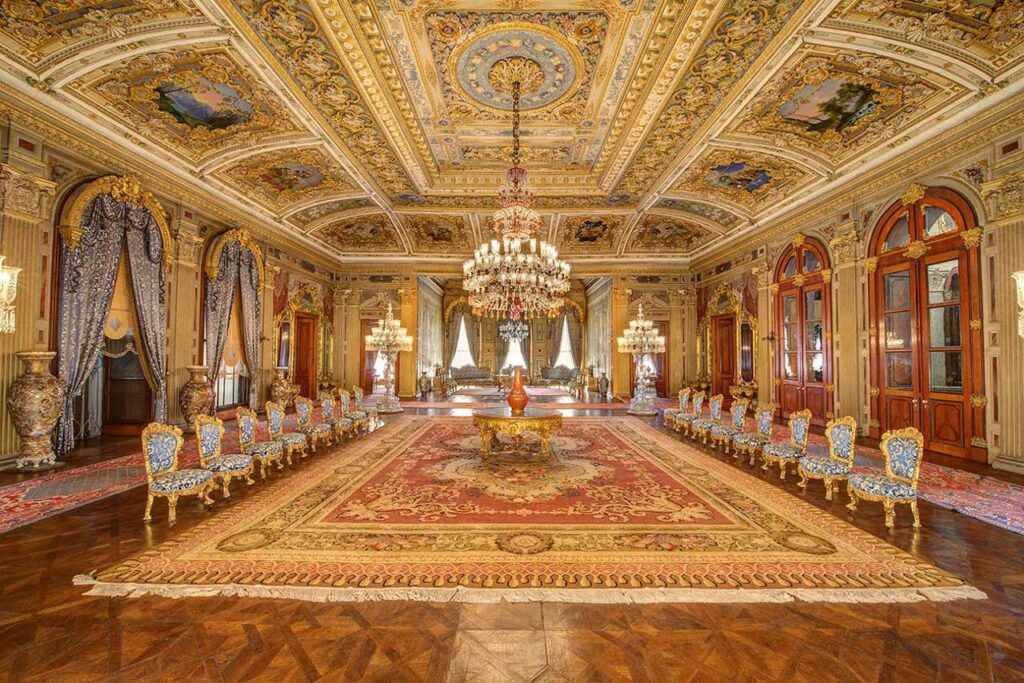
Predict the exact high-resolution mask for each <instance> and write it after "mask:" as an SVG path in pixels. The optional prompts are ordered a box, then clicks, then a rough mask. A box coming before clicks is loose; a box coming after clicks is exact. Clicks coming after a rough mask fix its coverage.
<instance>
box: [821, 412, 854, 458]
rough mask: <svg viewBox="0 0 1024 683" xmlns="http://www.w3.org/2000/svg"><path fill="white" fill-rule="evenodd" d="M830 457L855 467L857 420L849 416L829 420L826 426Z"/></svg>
mask: <svg viewBox="0 0 1024 683" xmlns="http://www.w3.org/2000/svg"><path fill="white" fill-rule="evenodd" d="M825 438H826V439H828V455H829V457H830V458H831V459H833V460H838V461H840V462H843V463H846V464H847V465H850V466H851V467H852V466H853V452H854V442H855V441H856V439H857V419H856V418H854V417H852V416H850V415H847V416H846V417H838V418H836V419H834V420H829V423H828V424H827V425H825Z"/></svg>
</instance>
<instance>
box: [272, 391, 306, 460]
mask: <svg viewBox="0 0 1024 683" xmlns="http://www.w3.org/2000/svg"><path fill="white" fill-rule="evenodd" d="M264 409H265V410H266V412H267V436H269V437H270V438H271V439H273V440H274V441H277V442H278V443H280V444H281V448H282V449H284V457H285V459H286V460H287V461H288V464H289V465H291V464H292V455H293V454H296V453H297V454H298V455H299V456H301V457H303V458H304V457H306V435H305V434H303V433H302V432H286V431H284V408H283V407H282V406H281V404H279V403H274V402H273V401H267V403H266V406H265V408H264Z"/></svg>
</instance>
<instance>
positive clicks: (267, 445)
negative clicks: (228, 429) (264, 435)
mask: <svg viewBox="0 0 1024 683" xmlns="http://www.w3.org/2000/svg"><path fill="white" fill-rule="evenodd" d="M235 416H236V418H237V420H238V445H239V446H240V447H241V449H242V452H243V453H245V454H246V455H251V456H252V458H253V460H255V461H256V462H258V463H259V464H260V479H262V480H264V481H266V479H267V469H268V468H269V467H270V465H271V464H273V463H277V469H279V470H283V469H284V463H283V462H281V461H282V460H283V459H284V447H283V446H282V445H281V442H280V441H273V440H271V441H257V440H256V427H257V425H259V418H257V417H256V413H255V412H253V411H252V410H250V409H249V408H239V409H238V410H237V411H235Z"/></svg>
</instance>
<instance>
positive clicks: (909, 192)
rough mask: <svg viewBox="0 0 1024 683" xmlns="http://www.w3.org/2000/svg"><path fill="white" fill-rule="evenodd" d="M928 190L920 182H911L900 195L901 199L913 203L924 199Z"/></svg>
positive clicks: (906, 202) (905, 202)
mask: <svg viewBox="0 0 1024 683" xmlns="http://www.w3.org/2000/svg"><path fill="white" fill-rule="evenodd" d="M927 191H928V188H926V187H925V186H924V185H921V184H920V183H910V185H908V186H907V189H906V190H904V192H903V194H902V195H900V201H901V202H903V203H904V204H913V203H914V202H917V201H920V200H921V199H924V194H925V192H927Z"/></svg>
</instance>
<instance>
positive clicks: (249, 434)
mask: <svg viewBox="0 0 1024 683" xmlns="http://www.w3.org/2000/svg"><path fill="white" fill-rule="evenodd" d="M235 420H237V421H238V445H239V446H240V447H241V449H242V450H243V451H244V450H246V449H248V448H249V447H251V446H252V445H253V444H254V443H256V427H257V426H258V425H259V418H258V417H257V416H256V413H255V412H253V411H252V410H249V409H248V408H243V407H239V408H238V410H236V411H235Z"/></svg>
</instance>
